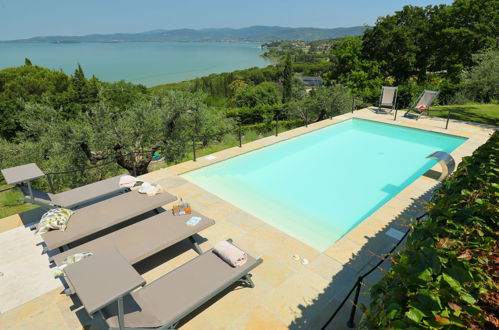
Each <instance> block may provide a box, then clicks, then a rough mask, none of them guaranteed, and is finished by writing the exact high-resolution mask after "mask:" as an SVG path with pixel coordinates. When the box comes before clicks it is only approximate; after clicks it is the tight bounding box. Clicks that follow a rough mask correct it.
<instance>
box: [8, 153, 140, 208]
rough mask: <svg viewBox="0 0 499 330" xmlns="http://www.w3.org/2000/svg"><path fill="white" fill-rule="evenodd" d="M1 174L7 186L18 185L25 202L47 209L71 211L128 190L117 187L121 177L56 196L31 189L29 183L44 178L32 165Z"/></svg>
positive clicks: (36, 167)
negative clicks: (60, 208) (66, 209)
mask: <svg viewBox="0 0 499 330" xmlns="http://www.w3.org/2000/svg"><path fill="white" fill-rule="evenodd" d="M2 174H3V176H4V178H5V181H6V182H7V184H17V185H19V188H20V189H21V191H22V193H23V195H24V201H25V202H28V203H32V204H37V205H41V206H45V207H49V208H52V207H65V208H69V209H73V208H76V207H78V206H80V205H83V204H86V203H89V202H91V201H93V200H96V199H99V198H103V197H106V196H109V195H112V194H116V193H119V192H122V191H128V190H130V189H129V188H126V187H120V186H119V181H120V177H121V175H118V176H115V177H112V178H109V179H105V180H102V181H98V182H94V183H91V184H87V185H85V186H82V187H78V188H74V189H71V190H68V191H64V192H61V193H58V194H51V193H46V192H43V191H39V190H35V189H33V188H32V187H31V182H32V181H34V180H36V179H39V178H43V177H46V174H45V173H43V172H42V170H40V168H38V166H36V164H34V163H30V164H26V165H21V166H16V167H11V168H6V169H3V170H2Z"/></svg>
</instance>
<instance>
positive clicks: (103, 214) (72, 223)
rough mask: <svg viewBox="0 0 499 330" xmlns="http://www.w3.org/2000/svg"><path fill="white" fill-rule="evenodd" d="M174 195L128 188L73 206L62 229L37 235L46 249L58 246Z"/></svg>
mask: <svg viewBox="0 0 499 330" xmlns="http://www.w3.org/2000/svg"><path fill="white" fill-rule="evenodd" d="M176 199H177V198H176V197H175V196H173V195H171V194H169V193H167V192H162V193H160V194H158V195H156V196H152V197H148V196H147V195H146V194H141V193H139V192H138V191H130V192H127V193H124V194H121V195H118V196H115V197H113V198H109V199H106V200H104V201H101V202H98V203H95V204H91V205H89V206H87V207H84V208H80V209H78V210H76V211H75V213H74V214H73V215H72V216H71V218H70V219H69V222H68V225H67V228H66V230H65V231H60V230H51V231H49V232H46V233H44V234H42V235H41V236H42V239H43V241H44V242H45V244H46V245H47V250H48V251H50V250H53V249H57V248H61V247H63V246H65V245H68V244H70V243H73V242H75V241H77V240H80V239H82V238H85V237H87V236H89V235H92V234H95V233H98V232H100V231H102V230H105V229H108V228H110V227H112V226H114V225H117V224H120V223H122V222H124V221H126V220H129V219H132V218H133V217H136V216H139V215H141V214H144V213H146V212H148V211H153V210H155V209H157V208H159V207H161V206H163V205H165V204H168V203H170V202H173V201H175V200H176Z"/></svg>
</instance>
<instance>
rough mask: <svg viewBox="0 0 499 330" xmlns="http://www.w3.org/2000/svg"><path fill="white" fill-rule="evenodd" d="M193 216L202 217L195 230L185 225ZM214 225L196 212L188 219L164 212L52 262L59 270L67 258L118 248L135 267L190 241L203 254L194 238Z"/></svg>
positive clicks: (65, 252)
mask: <svg viewBox="0 0 499 330" xmlns="http://www.w3.org/2000/svg"><path fill="white" fill-rule="evenodd" d="M193 216H197V217H201V218H202V220H201V221H200V222H199V223H198V224H197V225H195V226H189V225H187V224H186V223H185V222H186V221H188V220H189V219H190V218H191V217H193ZM214 224H215V221H214V220H212V219H209V218H207V217H205V216H204V215H202V214H199V213H198V212H195V211H192V213H191V214H186V215H173V214H172V212H171V211H165V212H162V213H160V214H157V215H154V216H152V217H150V218H147V219H145V220H142V221H139V222H137V223H134V224H132V225H130V226H127V227H124V228H122V229H120V230H117V231H114V232H112V233H109V234H107V235H104V236H101V237H99V238H96V239H94V240H91V241H89V242H86V243H84V244H81V245H78V246H76V247H74V248H72V249H69V250H67V251H64V252H62V253H59V254H56V255H55V256H54V257H53V261H54V262H55V264H56V265H58V266H60V265H61V264H62V263H63V261H64V259H65V258H66V257H68V256H71V255H73V254H76V253H84V252H91V253H94V254H95V253H97V252H99V251H102V250H105V249H109V248H116V249H117V250H118V251H119V252H120V254H121V255H122V256H123V257H124V258H125V259H126V260H127V262H128V263H130V264H131V265H133V264H135V263H137V262H139V261H141V260H143V259H145V258H147V257H149V256H151V255H153V254H155V253H157V252H159V251H161V250H164V249H166V248H167V247H169V246H172V245H174V244H175V243H178V242H180V241H183V240H184V239H186V238H191V242H192V243H193V244H194V249H195V250H196V252H198V253H199V254H201V253H202V251H201V249H200V248H199V246H198V245H197V243H196V242H195V240H194V239H193V238H192V236H193V235H194V234H197V233H199V232H200V231H202V230H203V229H206V228H208V227H210V226H212V225H214Z"/></svg>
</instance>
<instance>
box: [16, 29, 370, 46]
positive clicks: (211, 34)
mask: <svg viewBox="0 0 499 330" xmlns="http://www.w3.org/2000/svg"><path fill="white" fill-rule="evenodd" d="M363 31H364V27H363V26H354V27H349V28H334V29H318V28H289V27H280V26H251V27H247V28H242V29H230V28H222V29H202V30H193V29H179V30H153V31H147V32H142V33H115V34H90V35H86V36H47V37H34V38H30V39H19V40H12V41H10V42H53V43H72V42H126V41H247V42H267V41H272V40H303V41H313V40H319V39H329V38H339V37H344V36H352V35H361V34H362V32H363Z"/></svg>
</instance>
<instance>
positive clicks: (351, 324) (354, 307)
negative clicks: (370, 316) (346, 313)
mask: <svg viewBox="0 0 499 330" xmlns="http://www.w3.org/2000/svg"><path fill="white" fill-rule="evenodd" d="M426 215H427V214H426V213H424V214H422V215H420V216H418V217H417V218H416V222H420V221H421V219H423V218H424V217H425V216H426ZM411 230H412V228H410V229H409V230H407V231H406V232H405V234H404V236H402V238H401V239H400V240H399V241H398V242H397V243H396V244H395V245H394V246H393V247H392V248H391V250H390V251H389V252H388V253H386V254H385V256H384V257H383V258H381V260H380V261H379V262H378V263H377V264H376V265H375V266H374V267H372V268H371V269H370V270H369V271H367V272H365V273H364V274H362V275H359V277H358V278H357V282H355V284H354V286H353V287H352V288H351V289H350V291H348V293H347V295H346V296H345V298H344V299H343V300H342V301H341V303H340V305H339V306H338V307H337V308H336V310H335V311H334V313H333V314H332V315H331V317H330V318H329V319H328V320H327V322H326V323H325V324H324V325H323V326H322V328H321V330H325V329H326V328H327V327H328V326H329V325H330V324H331V322H332V321H333V319H334V318H335V317H336V315H338V313H339V311H340V310H341V308H343V306H344V305H345V303H346V302H347V300H348V298H350V296H351V295H352V292H353V291H354V290H355V295H354V298H353V301H352V309H351V310H350V317H349V319H348V322H347V326H348V327H349V328H354V327H355V322H354V319H355V313H356V311H357V303H358V301H359V295H360V288H361V287H362V285H363V280H364V278H366V277H367V276H369V275H370V274H371V273H372V272H373V271H374V270H376V269H378V268H379V266H381V264H382V263H383V262H385V261H386V260H388V259H390V258H391V257H392V254H393V252H394V251H395V249H396V248H397V247H398V246H399V245H400V244H401V243H402V242H403V241H404V239H405V238H406V237H407V235H409V233H410V232H411Z"/></svg>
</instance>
